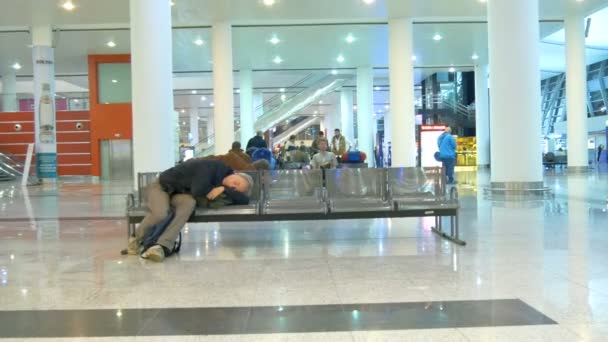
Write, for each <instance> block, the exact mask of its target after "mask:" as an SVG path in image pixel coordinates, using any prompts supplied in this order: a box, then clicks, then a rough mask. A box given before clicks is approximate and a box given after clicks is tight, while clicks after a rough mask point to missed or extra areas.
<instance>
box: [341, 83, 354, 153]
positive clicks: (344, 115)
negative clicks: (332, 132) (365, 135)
mask: <svg viewBox="0 0 608 342" xmlns="http://www.w3.org/2000/svg"><path fill="white" fill-rule="evenodd" d="M353 106H354V93H353V91H352V90H349V89H346V88H342V91H341V92H340V119H341V125H340V127H341V131H342V135H344V137H346V139H347V140H349V141H353V140H354V138H355V132H354V130H355V125H354V122H353V120H354V111H353V110H354V108H353Z"/></svg>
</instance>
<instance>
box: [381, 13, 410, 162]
mask: <svg viewBox="0 0 608 342" xmlns="http://www.w3.org/2000/svg"><path fill="white" fill-rule="evenodd" d="M388 25H389V73H390V74H389V76H390V85H391V94H390V99H391V103H390V106H391V112H392V115H391V116H390V117H389V119H390V122H388V123H385V125H386V126H387V127H388V129H389V130H390V131H391V133H390V134H389V135H390V136H391V137H392V139H393V140H392V166H393V167H412V166H416V153H417V151H416V116H415V105H414V64H413V61H412V55H413V44H414V43H413V30H414V29H413V24H412V19H410V18H401V19H393V20H390V21H389V24H388Z"/></svg>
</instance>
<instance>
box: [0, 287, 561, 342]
mask: <svg viewBox="0 0 608 342" xmlns="http://www.w3.org/2000/svg"><path fill="white" fill-rule="evenodd" d="M201 291H204V290H201ZM150 295H154V294H153V293H151V294H150ZM545 324H557V323H556V322H555V321H553V320H552V319H550V318H549V317H547V316H545V315H543V314H542V313H540V312H539V311H537V310H535V309H534V308H532V307H530V306H529V305H527V304H526V303H524V302H522V301H521V300H519V299H503V300H479V301H451V302H426V303H422V302H421V303H384V304H349V305H308V306H285V307H225V308H167V309H126V310H58V311H0V338H35V337H38V338H45V337H110V336H136V335H139V336H175V335H229V334H275V333H312V332H339V331H366V330H407V329H439V328H474V327H495V326H519V325H545Z"/></svg>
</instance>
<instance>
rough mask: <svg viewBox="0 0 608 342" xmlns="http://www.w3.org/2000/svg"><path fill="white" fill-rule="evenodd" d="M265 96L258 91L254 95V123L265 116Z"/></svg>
mask: <svg viewBox="0 0 608 342" xmlns="http://www.w3.org/2000/svg"><path fill="white" fill-rule="evenodd" d="M263 106H264V94H263V93H262V92H261V91H256V92H254V93H253V122H254V123H255V121H256V120H257V119H258V118H259V117H260V116H262V115H264V108H263ZM252 137H253V135H252V136H250V137H248V138H247V139H251V138H252Z"/></svg>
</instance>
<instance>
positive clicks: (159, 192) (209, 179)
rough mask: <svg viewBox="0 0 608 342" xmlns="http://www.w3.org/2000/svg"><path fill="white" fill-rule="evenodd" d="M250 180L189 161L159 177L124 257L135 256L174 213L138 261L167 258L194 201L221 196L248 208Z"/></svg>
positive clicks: (213, 164) (216, 165)
mask: <svg viewBox="0 0 608 342" xmlns="http://www.w3.org/2000/svg"><path fill="white" fill-rule="evenodd" d="M252 187H253V179H252V178H251V176H249V175H247V174H244V173H234V171H233V170H232V169H231V168H230V167H228V166H227V165H226V164H224V163H223V162H221V161H218V160H205V159H191V160H189V161H187V162H184V163H182V164H179V165H177V166H175V167H172V168H170V169H168V170H166V171H164V172H162V173H161V174H160V176H159V177H158V179H157V180H156V181H154V182H153V183H152V184H150V185H149V187H148V190H147V192H148V194H147V204H148V208H149V212H148V213H147V214H146V217H145V218H144V219H143V221H142V222H141V224H140V225H139V226H138V227H137V230H136V231H135V236H133V237H131V238H129V248H128V254H131V255H137V254H138V253H139V246H140V244H141V243H142V242H143V239H144V237H145V236H146V234H147V233H148V231H149V229H150V228H152V227H153V226H154V225H156V224H157V223H159V222H161V221H162V220H163V219H165V217H166V216H167V214H168V213H169V210H170V207H173V208H174V210H175V217H174V218H173V220H171V222H170V223H169V225H168V226H167V227H166V228H165V231H164V232H163V234H162V235H161V236H160V237H159V239H158V240H157V244H156V245H154V246H152V247H150V248H148V250H146V251H144V253H143V254H142V257H144V258H146V259H150V260H152V261H156V262H161V261H163V260H164V259H165V257H167V256H169V255H170V254H171V250H172V248H173V246H174V244H175V240H176V239H177V236H178V235H179V232H180V230H181V229H182V228H183V227H184V225H185V224H186V222H188V218H189V217H190V215H191V214H192V211H193V210H194V208H195V207H196V199H197V198H202V197H205V198H207V199H208V200H210V201H211V200H214V199H216V198H218V197H219V196H220V195H222V194H225V195H226V197H227V199H228V200H230V202H231V203H232V204H248V203H249V193H250V192H251V188H252Z"/></svg>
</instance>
